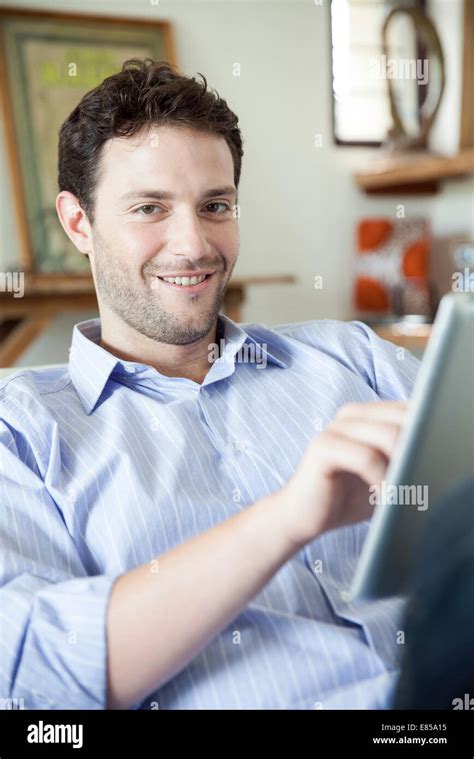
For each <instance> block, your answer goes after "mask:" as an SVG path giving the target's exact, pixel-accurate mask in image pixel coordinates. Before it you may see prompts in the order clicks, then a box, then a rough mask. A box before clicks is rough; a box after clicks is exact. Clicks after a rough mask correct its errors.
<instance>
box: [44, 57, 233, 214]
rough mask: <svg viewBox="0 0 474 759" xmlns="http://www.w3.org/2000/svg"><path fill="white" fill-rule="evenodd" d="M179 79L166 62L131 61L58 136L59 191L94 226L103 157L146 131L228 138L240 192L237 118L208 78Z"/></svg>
mask: <svg viewBox="0 0 474 759" xmlns="http://www.w3.org/2000/svg"><path fill="white" fill-rule="evenodd" d="M198 76H200V77H201V78H202V82H199V81H197V80H196V79H195V78H194V77H188V76H184V75H182V74H180V73H179V72H178V71H177V70H176V68H175V67H174V66H173V65H172V64H170V63H167V62H164V61H153V60H152V59H151V58H145V59H143V60H142V59H139V58H130V59H129V60H127V61H125V63H124V64H123V66H122V70H121V71H120V72H118V73H117V74H113V75H112V76H109V77H107V78H106V79H104V81H103V82H102V83H101V84H99V85H98V86H97V87H95V89H93V90H91V91H90V92H88V93H87V94H86V95H84V97H83V98H82V100H81V101H80V102H79V103H78V104H77V106H76V107H75V108H74V110H73V111H72V113H71V114H70V115H69V116H68V117H67V119H66V120H65V122H64V123H63V125H62V126H61V129H60V132H59V145H58V185H59V190H60V191H62V190H68V191H69V192H71V193H73V194H74V195H75V196H76V197H77V199H78V200H79V203H80V205H81V208H82V209H83V210H84V212H85V213H86V215H87V218H88V220H89V222H90V224H93V223H94V205H95V200H96V196H95V191H96V188H97V184H98V180H99V176H100V171H101V151H102V148H103V145H104V143H105V142H106V141H107V140H110V139H112V138H113V137H131V136H132V135H134V134H135V133H136V132H138V131H139V130H140V129H142V127H144V126H146V125H150V126H152V125H153V126H164V125H171V126H173V125H174V126H183V127H188V128H192V129H196V130H199V131H203V132H211V133H214V134H216V135H220V136H222V137H224V139H225V140H226V142H227V145H228V146H229V149H230V152H231V154H232V160H233V163H234V184H235V187H236V188H238V186H239V180H240V171H241V165H242V156H243V143H242V136H241V133H240V129H239V127H238V121H239V120H238V118H237V116H236V115H235V114H234V113H233V112H232V111H231V110H230V108H229V107H228V105H227V103H226V101H225V100H223V99H222V98H221V97H219V94H218V93H217V92H216V91H215V90H208V89H207V81H206V78H205V77H204V76H203V75H202V74H198Z"/></svg>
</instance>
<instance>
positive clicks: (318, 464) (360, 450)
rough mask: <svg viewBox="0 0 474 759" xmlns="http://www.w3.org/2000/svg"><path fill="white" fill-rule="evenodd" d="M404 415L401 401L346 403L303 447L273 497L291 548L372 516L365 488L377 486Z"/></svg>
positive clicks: (404, 417)
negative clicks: (293, 468)
mask: <svg viewBox="0 0 474 759" xmlns="http://www.w3.org/2000/svg"><path fill="white" fill-rule="evenodd" d="M407 414H408V402H405V401H376V402H373V403H350V404H347V405H345V406H342V407H341V408H340V409H339V411H338V413H337V414H336V416H335V418H334V420H333V421H332V422H331V423H330V424H329V425H328V426H327V427H326V428H325V429H324V431H323V432H321V433H320V434H319V435H318V436H317V437H316V438H315V439H314V440H313V441H312V442H311V443H310V444H309V445H308V447H307V449H306V451H305V453H304V456H303V458H302V460H301V462H300V464H299V466H298V468H297V469H296V471H295V473H294V475H293V476H292V477H291V479H290V480H289V481H288V482H287V484H286V485H285V486H284V487H283V488H282V489H281V490H280V491H278V492H277V493H275V494H274V495H275V496H276V499H277V501H279V504H280V507H281V509H282V519H284V520H286V522H287V526H288V532H289V534H288V537H289V538H290V540H291V541H292V542H293V544H294V545H295V546H296V547H298V548H299V547H301V546H303V545H305V544H306V543H308V542H309V541H311V540H314V538H316V537H317V536H318V535H320V534H322V533H323V532H326V531H327V530H332V529H335V528H336V527H342V526H343V525H347V524H352V523H354V522H360V521H362V520H364V519H368V518H369V517H371V516H372V512H373V506H371V505H370V503H369V495H370V491H369V488H370V486H373V485H378V486H380V485H381V482H382V480H383V479H384V477H385V474H386V471H387V467H388V463H389V460H390V458H391V456H392V453H393V451H394V450H395V446H396V442H397V439H398V437H399V434H400V431H401V429H402V427H403V425H404V424H405V422H406V419H407Z"/></svg>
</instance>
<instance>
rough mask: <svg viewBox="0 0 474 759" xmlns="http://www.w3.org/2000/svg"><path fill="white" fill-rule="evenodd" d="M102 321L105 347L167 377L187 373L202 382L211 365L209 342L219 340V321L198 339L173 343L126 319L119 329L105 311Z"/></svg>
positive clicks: (190, 377) (116, 354) (101, 342)
mask: <svg viewBox="0 0 474 759" xmlns="http://www.w3.org/2000/svg"><path fill="white" fill-rule="evenodd" d="M100 321H101V340H100V345H101V347H102V348H105V350H106V351H108V352H109V353H112V354H113V355H114V356H117V358H121V359H123V360H124V361H134V362H136V363H139V364H147V365H148V366H152V367H153V368H154V369H156V370H157V371H158V372H160V374H164V375H166V376H167V377H184V378H186V379H190V380H193V382H197V383H198V384H199V385H201V384H202V383H203V381H204V378H205V376H206V374H207V373H208V371H209V369H210V368H211V365H212V361H211V360H210V354H209V345H210V344H211V343H216V342H217V322H214V324H213V325H212V327H211V329H210V330H209V332H208V333H207V334H206V335H204V336H203V337H202V338H200V339H199V340H197V341H196V342H195V343H191V344H189V345H170V344H168V343H160V342H159V341H158V340H153V339H152V338H149V337H146V335H141V334H140V333H138V332H136V331H135V330H133V329H132V328H131V327H129V325H128V324H123V323H122V322H121V324H120V330H118V329H117V325H113V324H112V323H111V321H110V320H109V319H108V318H107V315H106V314H103V313H102V312H101V314H100ZM117 335H120V336H119V337H116V336H117Z"/></svg>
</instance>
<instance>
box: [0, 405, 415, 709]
mask: <svg viewBox="0 0 474 759" xmlns="http://www.w3.org/2000/svg"><path fill="white" fill-rule="evenodd" d="M403 421H404V411H403V404H396V403H392V404H390V403H380V402H379V403H375V404H353V405H351V406H347V407H343V408H342V409H341V411H340V412H339V413H338V414H337V416H336V418H335V420H334V422H332V423H331V424H330V425H328V427H327V428H326V429H325V431H324V432H323V433H321V434H320V435H318V436H317V437H316V438H315V439H314V440H313V441H312V442H311V443H310V445H309V446H308V448H307V451H306V452H305V455H304V456H303V459H302V461H301V464H300V466H299V467H298V469H297V471H296V472H295V474H294V475H293V477H292V478H291V479H290V480H289V482H288V483H287V484H286V485H285V486H284V487H283V488H282V489H281V490H279V491H278V492H277V493H274V494H273V495H271V496H268V497H267V498H265V499H262V500H261V501H259V502H257V503H256V504H255V505H253V506H250V507H248V508H247V509H246V510H245V511H244V512H242V513H241V514H238V515H237V516H235V517H233V518H232V519H230V520H227V521H226V522H224V523H222V524H220V525H218V526H217V527H214V528H212V529H211V530H208V531H206V532H205V533H202V534H201V535H199V536H197V537H196V538H194V539H193V540H190V541H187V542H186V543H183V544H182V545H181V546H178V547H177V548H174V549H172V550H171V551H169V552H167V553H166V554H164V555H163V556H161V557H158V572H157V573H156V572H153V571H151V570H152V569H153V565H145V566H141V567H138V568H136V569H133V570H131V571H129V572H127V573H126V574H124V575H120V574H118V573H117V574H116V575H98V576H89V575H88V572H87V569H86V567H85V566H84V564H83V562H82V559H81V556H80V554H79V551H78V549H77V546H76V545H75V543H74V541H73V539H72V537H71V535H70V533H69V532H68V530H67V528H66V526H65V524H64V520H63V517H62V514H61V513H60V510H59V509H58V507H57V505H56V503H55V502H54V500H53V499H52V498H51V496H50V494H49V492H48V490H47V488H46V486H45V484H44V482H43V474H42V467H44V461H46V460H47V459H46V451H43V452H42V455H40V454H41V451H40V448H41V441H40V438H39V437H38V438H36V439H35V440H34V442H33V443H32V444H31V445H30V444H29V443H28V441H26V440H25V438H22V437H18V436H17V434H16V433H15V432H14V431H13V428H12V427H11V426H9V425H8V424H4V423H3V422H1V421H0V549H1V561H0V648H1V649H2V655H1V656H0V692H1V693H2V694H5V697H8V698H24V700H25V707H26V708H28V709H44V708H50V709H51V708H53V709H64V708H68V709H84V708H86V709H91V708H92V709H103V708H106V706H107V705H108V706H110V707H111V708H129V707H130V706H131V705H133V704H135V703H136V702H137V701H141V700H142V699H143V698H144V697H146V696H147V695H148V694H149V693H150V692H151V691H152V690H154V689H156V688H158V687H159V685H160V684H162V683H164V682H165V681H166V680H167V679H169V678H171V677H172V676H173V674H174V673H177V672H178V671H179V670H180V669H182V668H183V667H184V666H185V665H186V663H187V662H188V661H189V660H190V659H191V658H193V657H194V656H195V655H196V654H197V653H198V652H199V650H200V649H202V648H203V647H204V646H205V645H206V643H208V642H209V641H210V640H211V639H212V638H213V637H214V636H215V635H216V634H217V633H218V632H219V631H220V630H221V629H223V628H224V627H225V626H226V625H227V624H229V623H230V622H231V621H232V619H233V618H235V617H236V616H237V614H238V613H239V612H240V611H241V610H242V609H243V608H244V607H245V606H246V605H247V603H248V602H249V600H250V599H251V598H252V597H253V596H254V595H255V594H256V593H258V591H259V590H260V589H261V588H262V587H263V586H264V585H265V584H266V582H268V580H269V579H270V578H271V577H272V575H273V574H274V573H275V572H276V571H278V569H279V567H280V566H281V565H282V564H283V563H284V562H285V561H286V560H287V559H288V558H289V557H290V556H291V555H292V554H293V553H295V552H296V551H298V550H299V549H300V548H301V547H302V546H304V545H305V543H306V542H309V541H310V540H312V539H313V538H315V537H317V536H318V535H319V534H321V533H322V532H324V531H325V530H329V529H333V528H335V527H337V526H339V525H343V524H347V523H350V522H354V521H358V520H360V519H363V518H366V517H367V516H368V515H370V513H371V507H370V506H369V505H368V498H367V483H378V482H380V479H381V478H382V476H383V474H384V472H385V469H386V465H387V459H388V457H389V455H390V451H391V449H392V447H393V445H394V440H395V437H396V434H397V432H398V430H399V427H400V425H401V423H402V422H403ZM36 456H39V457H40V458H41V459H43V460H44V461H42V463H41V467H40V469H38V466H37V465H36V459H35V457H36ZM59 458H60V454H59V451H57V450H56V451H55V452H54V460H55V461H58V460H59Z"/></svg>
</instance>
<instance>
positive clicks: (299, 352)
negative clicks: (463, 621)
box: [0, 60, 418, 709]
mask: <svg viewBox="0 0 474 759" xmlns="http://www.w3.org/2000/svg"><path fill="white" fill-rule="evenodd" d="M206 86H207V83H206V81H205V79H204V77H203V82H202V83H200V82H198V81H196V80H195V79H190V78H187V77H184V76H181V75H180V74H179V73H177V72H176V71H174V70H173V69H172V68H171V67H170V66H168V65H167V64H163V63H154V62H152V61H149V60H148V61H138V60H132V61H129V62H127V63H126V64H125V65H124V68H123V71H122V72H120V73H119V74H117V75H115V76H112V77H109V78H108V79H106V80H105V81H104V82H103V83H102V84H101V85H100V86H99V87H97V88H96V89H95V90H93V91H92V92H90V93H88V94H87V95H86V96H85V97H84V98H83V99H82V101H81V102H80V103H79V104H78V106H77V107H76V108H75V110H74V111H73V112H72V113H71V115H70V116H69V117H68V119H67V120H66V121H65V123H64V124H63V126H62V128H61V133H60V141H59V189H60V192H59V194H58V197H57V211H58V215H59V218H60V221H61V224H62V226H63V228H64V230H65V232H66V234H67V235H68V237H69V238H70V239H71V240H72V242H73V243H74V245H75V246H76V248H77V249H78V251H79V252H80V253H82V254H83V255H87V256H88V257H89V260H90V264H91V269H92V274H93V277H94V282H95V286H96V289H97V297H98V302H99V311H100V319H95V320H90V321H87V322H83V323H81V324H78V325H76V326H75V328H74V332H73V337H72V347H71V352H70V360H69V366H68V370H67V371H62V370H54V371H49V372H46V373H45V372H39V371H33V372H29V371H20V372H18V373H16V374H15V375H13V376H11V377H9V378H7V379H6V380H4V381H3V383H2V385H1V395H2V401H3V411H2V420H3V421H2V424H1V444H2V451H1V457H0V460H1V467H2V470H3V471H2V474H3V478H2V485H1V494H0V499H1V501H0V502H1V505H2V511H1V517H0V539H1V546H2V554H3V560H2V564H1V573H2V575H1V582H0V586H1V587H0V608H1V609H2V614H3V615H4V617H3V619H4V621H3V625H2V629H1V639H2V658H1V660H0V662H1V663H0V681H1V692H2V693H6V694H8V695H9V697H17V698H24V701H25V705H26V707H27V708H31V709H37V708H51V709H61V708H72V709H81V708H86V709H104V708H112V709H129V708H134V709H137V708H142V709H157V708H159V709H187V708H190V709H200V708H215V709H221V708H231V709H232V708H236V709H246V708H265V709H314V708H331V707H341V708H350V709H352V708H354V709H356V708H371V707H374V708H384V707H386V706H389V705H390V698H391V694H392V693H393V688H394V685H395V682H396V677H397V663H398V650H397V648H398V647H397V633H398V629H399V624H400V621H399V620H400V613H401V603H400V601H399V600H397V599H395V600H390V601H384V602H380V603H376V604H364V605H355V604H349V603H347V602H346V601H345V600H344V592H345V591H347V588H348V587H349V584H350V582H351V577H352V575H353V572H354V568H355V565H356V562H357V558H358V555H359V552H360V549H361V546H362V543H363V541H364V538H365V535H366V532H367V525H368V520H369V519H370V516H371V508H370V506H369V498H368V496H369V488H370V487H372V486H377V485H380V483H381V481H382V480H383V477H384V474H385V471H386V467H387V463H388V460H389V458H390V455H391V453H392V451H393V449H394V445H395V442H396V439H397V436H398V434H399V431H400V428H401V427H402V425H403V423H404V421H405V418H406V412H407V404H406V402H405V401H406V399H407V398H408V397H409V395H410V393H411V389H412V385H413V382H414V378H415V375H416V372H417V368H418V362H417V361H416V360H415V359H414V358H413V357H411V356H410V355H408V354H404V353H403V352H401V354H400V356H398V354H397V349H396V348H395V347H394V346H393V345H391V344H389V343H386V342H384V341H382V340H380V339H379V338H378V337H377V336H376V335H375V334H374V333H373V332H372V331H371V330H370V329H368V328H367V327H366V326H365V325H363V324H361V323H359V322H353V323H351V324H346V323H341V322H337V321H329V320H327V321H321V322H314V321H313V322H304V323H300V324H290V325H284V326H282V327H280V328H277V329H269V328H267V327H265V326H263V325H259V324H251V325H246V326H241V325H237V324H235V323H234V322H232V321H231V320H230V319H228V318H226V317H224V316H222V315H220V313H219V312H220V308H221V304H222V299H223V294H224V291H225V287H226V285H227V283H228V281H229V278H230V275H231V273H232V269H233V267H234V264H235V262H236V258H237V254H238V227H237V219H236V216H237V214H236V213H235V205H236V203H237V189H238V184H239V179H240V168H241V158H242V140H241V135H240V131H239V129H238V125H237V122H238V120H237V118H236V116H235V115H234V114H233V113H232V112H231V111H230V109H229V108H228V106H227V104H226V103H225V101H224V100H222V99H220V98H219V96H218V95H217V93H212V92H209V91H207V90H206ZM218 349H219V350H218ZM397 359H398V360H397ZM336 528H337V529H336ZM5 619H8V624H6V623H5Z"/></svg>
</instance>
